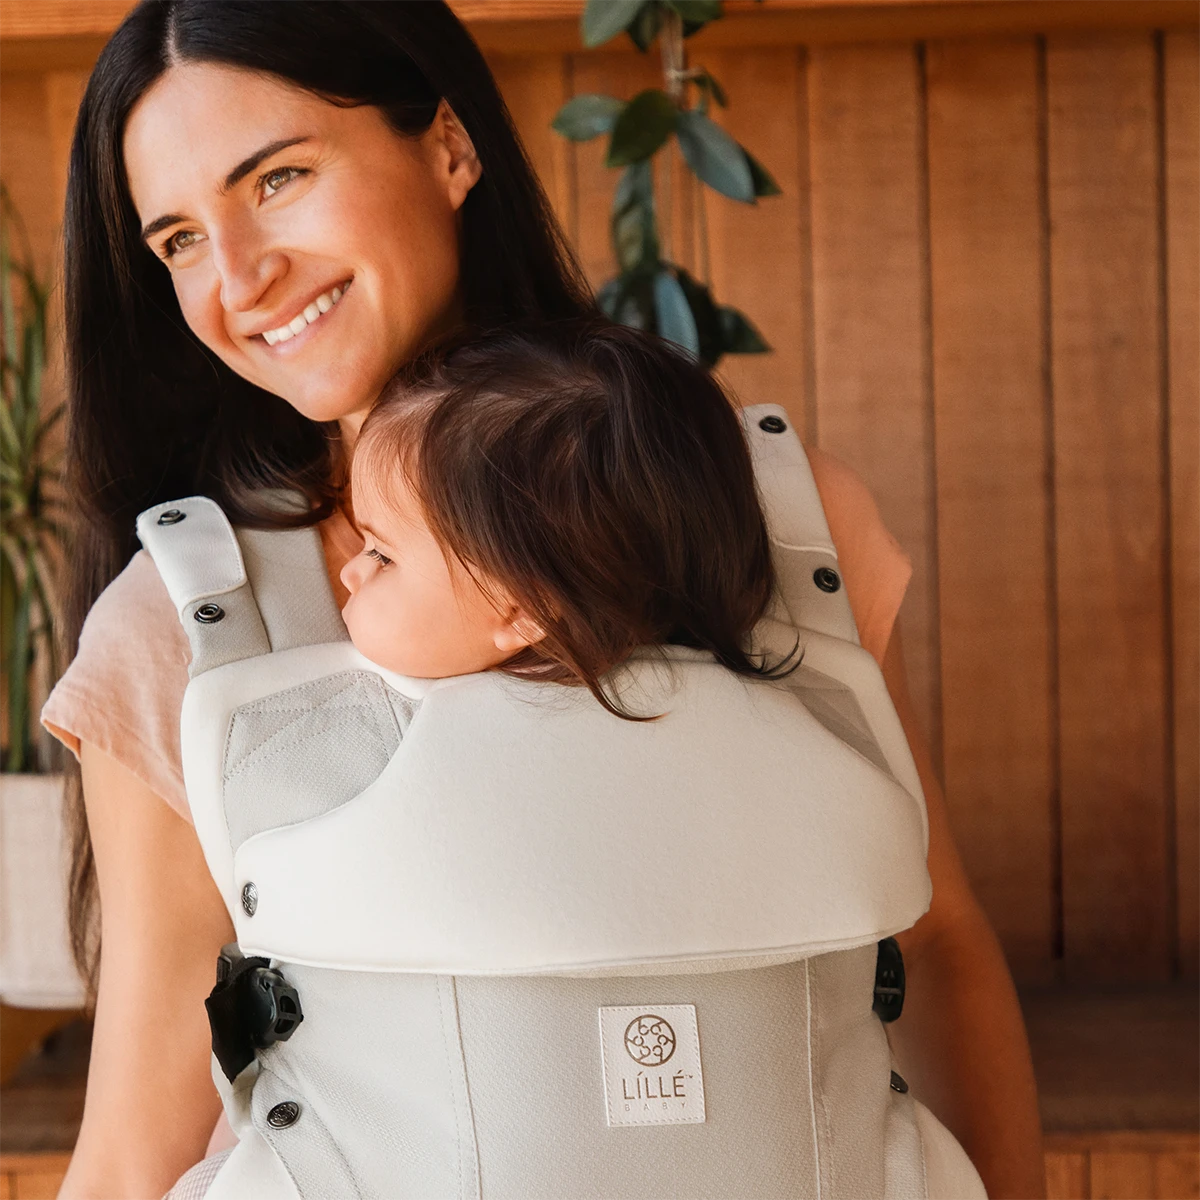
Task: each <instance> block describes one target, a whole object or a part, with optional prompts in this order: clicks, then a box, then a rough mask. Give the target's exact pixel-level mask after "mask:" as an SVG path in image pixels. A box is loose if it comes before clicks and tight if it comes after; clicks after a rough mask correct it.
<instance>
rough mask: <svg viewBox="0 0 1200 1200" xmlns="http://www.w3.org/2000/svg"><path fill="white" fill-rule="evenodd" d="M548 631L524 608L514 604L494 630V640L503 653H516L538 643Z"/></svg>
mask: <svg viewBox="0 0 1200 1200" xmlns="http://www.w3.org/2000/svg"><path fill="white" fill-rule="evenodd" d="M545 636H546V631H545V630H544V629H543V628H542V627H541V626H540V625H539V624H538V623H537V622H536V621H535V620H534V619H533V618H532V617H531V616H530V615H529V614H528V613H527V612H526V611H525V610H524V609H523V608H520V607H519V606H513V607H512V608H510V609H509V611H508V613H507V614H506V615H505V617H504V618H503V620H502V621H501V622H500V623H498V624H497V625H496V628H495V629H494V630H493V632H492V641H494V642H495V643H496V649H497V650H499V651H500V652H501V653H502V654H516V652H517V651H518V650H524V649H525V647H526V646H533V645H536V644H537V643H538V642H540V641H541V640H542V638H544V637H545Z"/></svg>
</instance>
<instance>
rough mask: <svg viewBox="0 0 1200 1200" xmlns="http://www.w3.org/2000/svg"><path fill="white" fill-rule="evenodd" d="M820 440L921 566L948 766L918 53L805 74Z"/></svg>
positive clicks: (913, 638)
mask: <svg viewBox="0 0 1200 1200" xmlns="http://www.w3.org/2000/svg"><path fill="white" fill-rule="evenodd" d="M808 83H809V87H808V112H809V147H810V148H809V155H810V170H811V174H812V247H813V248H812V261H813V285H812V290H813V325H814V331H815V334H814V342H815V387H816V435H817V441H818V442H819V444H820V445H821V447H822V449H825V450H829V451H831V452H832V453H833V454H835V455H837V456H838V457H839V458H842V459H844V460H845V461H846V462H848V463H850V464H851V465H852V466H853V467H855V468H856V469H857V470H858V471H859V472H860V473H861V474H862V476H863V477H864V479H866V481H867V483H868V484H869V485H870V487H871V489H872V490H873V492H874V493H875V496H876V498H877V500H878V501H879V507H880V510H881V512H882V513H883V517H884V520H885V521H886V522H887V524H888V526H889V527H890V528H891V530H892V532H893V533H894V534H895V535H896V536H897V537H898V538H899V539H900V541H901V543H902V544H903V546H904V547H905V549H906V550H907V551H908V552H909V554H910V555H911V556H912V560H913V577H912V582H911V584H910V585H909V590H908V596H907V598H906V599H905V602H904V609H903V612H902V614H901V621H900V625H901V629H902V630H903V635H904V641H905V646H906V651H907V652H906V657H907V659H908V663H909V668H910V684H911V687H912V693H913V699H914V702H915V705H916V708H917V712H918V714H919V716H920V718H921V721H922V724H923V725H924V728H925V729H926V731H927V732H928V734H929V738H930V741H931V742H932V744H933V749H934V759H935V761H937V760H938V759H939V757H940V740H941V736H940V735H941V712H940V707H941V706H940V700H939V685H938V666H937V645H936V639H937V611H936V610H937V593H936V561H935V558H936V544H935V533H934V526H935V516H934V490H933V437H932V424H931V417H932V412H931V404H930V396H929V361H928V354H927V348H928V330H929V320H928V289H927V283H928V280H927V270H926V265H927V264H926V244H925V233H926V220H925V212H924V200H923V189H924V178H925V164H924V161H923V153H922V143H923V113H922V97H921V87H920V73H919V69H918V62H917V55H916V52H915V49H914V48H913V47H912V46H862V47H849V48H843V47H836V48H831V47H821V48H819V49H816V50H814V51H813V52H812V55H811V58H810V60H809V71H808Z"/></svg>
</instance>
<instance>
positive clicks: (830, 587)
mask: <svg viewBox="0 0 1200 1200" xmlns="http://www.w3.org/2000/svg"><path fill="white" fill-rule="evenodd" d="M813 583H815V584H816V585H817V587H819V588H820V589H821V591H823V592H836V591H837V590H838V588H840V587H841V586H842V579H841V576H840V575H839V574H838V573H837V572H836V571H835V570H834V569H833V568H832V567H818V568H817V569H816V570H815V571H814V572H813Z"/></svg>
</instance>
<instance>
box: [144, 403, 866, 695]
mask: <svg viewBox="0 0 1200 1200" xmlns="http://www.w3.org/2000/svg"><path fill="white" fill-rule="evenodd" d="M741 419H742V424H743V426H744V428H745V432H746V440H747V443H748V445H749V448H750V456H751V460H752V462H753V464H754V473H755V478H756V480H757V482H758V489H759V496H760V499H761V502H762V506H763V511H764V514H765V516H766V521H767V531H768V534H769V536H770V539H771V546H772V557H773V559H774V563H775V573H776V581H777V591H776V595H775V598H774V601H773V607H772V610H771V611H770V612H769V613H768V616H769V617H773V618H774V619H775V620H776V621H778V622H780V623H782V624H783V625H786V626H790V627H793V628H799V629H807V630H812V631H814V632H816V633H820V634H825V635H826V636H828V637H833V638H837V639H839V640H841V641H846V642H851V643H853V644H854V645H858V644H859V643H858V630H857V628H856V627H855V624H854V616H853V614H852V613H851V611H850V604H849V601H848V600H847V598H846V590H845V588H844V586H843V585H842V577H841V572H840V571H839V570H838V560H837V551H836V549H835V548H834V545H833V539H832V538H831V537H830V535H829V525H828V524H827V522H826V520H825V511H824V509H823V508H822V506H821V497H820V494H819V493H818V491H817V485H816V483H815V481H814V479H813V474H812V468H811V467H810V466H809V462H808V456H807V455H806V454H805V452H804V447H803V446H802V445H801V444H800V439H799V438H798V437H797V436H796V434H795V432H794V431H793V429H792V428H791V425H790V423H789V421H788V418H787V414H786V412H785V410H784V409H783V408H781V407H780V406H779V405H777V404H759V405H755V406H754V407H752V408H745V409H743V410H742V413H741ZM137 532H138V537H139V538H140V539H141V542H142V545H143V546H144V547H145V548H146V549H147V550H148V551H149V552H150V555H151V557H152V558H153V559H154V562H155V565H156V566H157V567H158V571H159V574H160V575H161V576H162V579H163V582H164V583H165V584H166V587H167V591H168V593H169V594H170V596H171V600H172V602H173V603H174V605H175V610H176V612H178V614H179V619H180V620H181V621H182V622H183V625H184V628H185V629H186V630H187V634H188V639H189V641H190V642H191V646H192V664H191V668H190V671H191V674H192V676H193V677H194V676H196V675H199V674H201V673H202V672H204V671H209V670H212V668H214V667H219V666H223V665H224V664H225V663H229V662H236V661H238V660H240V659H245V658H254V657H257V656H258V655H262V654H268V653H270V652H271V651H275V650H286V649H290V648H291V647H293V646H308V645H315V644H318V643H322V642H340V641H345V640H347V637H348V635H347V633H346V628H345V626H344V625H343V623H342V619H341V614H340V613H339V612H338V608H337V605H336V603H335V602H334V598H333V592H332V589H331V588H330V586H329V583H328V579H327V576H326V569H325V556H324V552H323V551H322V549H321V539H320V535H319V533H318V532H317V530H316V529H315V528H313V527H311V526H310V527H307V528H303V529H286V530H255V529H245V528H238V529H234V527H233V526H232V525H231V524H230V523H229V520H228V518H227V517H226V516H225V514H224V512H222V510H221V508H220V506H219V505H218V504H216V502H215V501H213V500H210V499H208V497H206V496H189V497H188V498H187V499H184V500H172V501H168V502H167V503H165V504H157V505H155V506H154V507H153V508H148V509H147V510H146V511H145V512H144V513H142V514H141V515H140V516H139V517H138V521H137Z"/></svg>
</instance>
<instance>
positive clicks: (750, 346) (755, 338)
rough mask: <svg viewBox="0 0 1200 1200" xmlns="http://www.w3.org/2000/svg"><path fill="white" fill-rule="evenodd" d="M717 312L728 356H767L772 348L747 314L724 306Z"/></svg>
mask: <svg viewBox="0 0 1200 1200" xmlns="http://www.w3.org/2000/svg"><path fill="white" fill-rule="evenodd" d="M717 312H718V315H719V316H720V319H721V331H722V334H723V335H724V336H723V341H724V345H725V352H726V353H727V354H766V353H767V352H768V351H770V349H771V347H770V346H768V345H767V343H766V342H765V341H764V340H763V336H762V334H761V333H759V332H758V330H757V329H755V327H754V325H753V324H752V323H751V321H750V318H749V317H747V316H746V314H745V313H742V312H739V311H738V310H737V309H736V308H730V307H728V306H722V307H721V308H719V309H718V310H717Z"/></svg>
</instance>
